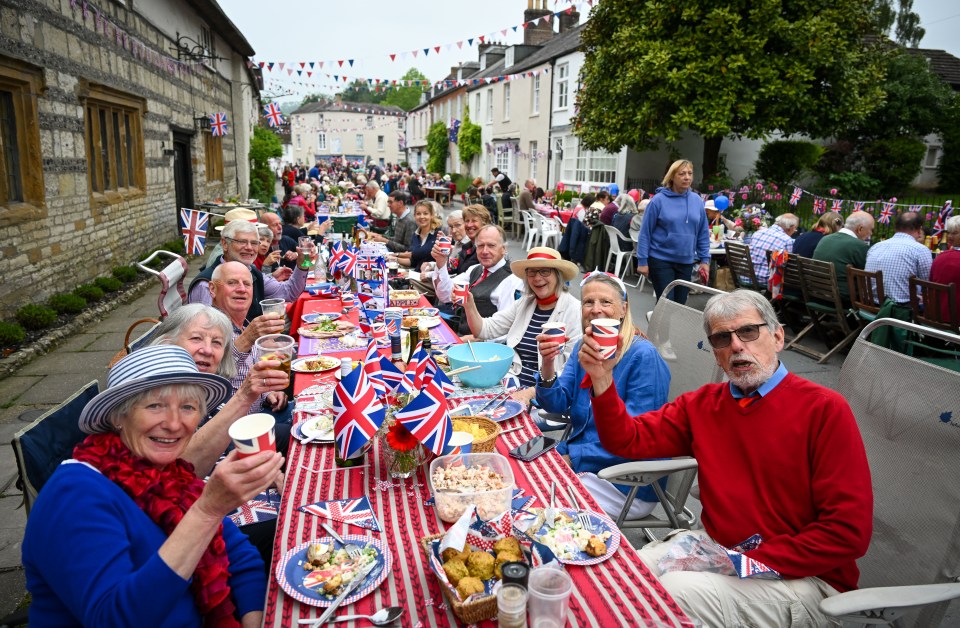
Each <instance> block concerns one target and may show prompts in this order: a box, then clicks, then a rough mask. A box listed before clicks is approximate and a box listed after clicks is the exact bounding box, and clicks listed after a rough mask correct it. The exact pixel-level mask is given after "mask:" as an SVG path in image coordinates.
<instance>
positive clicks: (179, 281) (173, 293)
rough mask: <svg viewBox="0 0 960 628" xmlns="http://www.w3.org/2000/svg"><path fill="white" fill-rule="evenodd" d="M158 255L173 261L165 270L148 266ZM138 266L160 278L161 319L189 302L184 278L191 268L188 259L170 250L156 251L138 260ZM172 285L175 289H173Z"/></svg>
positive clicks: (158, 301) (158, 300)
mask: <svg viewBox="0 0 960 628" xmlns="http://www.w3.org/2000/svg"><path fill="white" fill-rule="evenodd" d="M157 256H161V257H169V258H171V259H172V261H171V262H170V263H169V264H167V266H166V267H164V269H163V270H160V271H157V270H154V269H152V268H150V267H149V266H147V264H149V263H150V262H152V261H153V259H154V258H155V257H157ZM137 267H138V268H139V269H140V270H142V271H143V272H145V273H150V274H151V275H154V276H155V277H156V278H157V279H159V280H160V296H159V297H158V298H157V307H158V308H159V309H160V318H161V319H164V318H166V317H167V316H168V315H169V314H170V312H172V311H174V310H175V309H177V308H178V307H180V306H181V305H183V304H184V303H186V302H187V291H186V290H185V289H184V287H183V278H184V277H185V276H186V274H187V271H188V270H190V267H189V266H188V265H187V260H185V259H183V258H182V257H180V256H179V255H177V254H176V253H171V252H170V251H154V252H153V254H151V255H150V257H148V258H147V259H145V260H143V261H142V262H137ZM171 287H173V288H174V289H173V290H171V289H170V288H171Z"/></svg>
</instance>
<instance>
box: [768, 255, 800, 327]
mask: <svg viewBox="0 0 960 628" xmlns="http://www.w3.org/2000/svg"><path fill="white" fill-rule="evenodd" d="M782 287H783V290H782V291H781V292H780V296H781V298H780V300H779V301H774V305H775V306H777V309H778V310H779V312H778V313H779V315H780V321H781V322H782V323H784V326H785V327H786V326H791V325H797V326H798V327H799V326H800V324H801V322H802V320H803V317H804V316H805V315H806V313H807V306H806V304H805V303H804V301H803V286H801V285H800V256H799V255H794V254H793V253H791V254H790V255H789V256H788V257H787V263H786V264H784V265H783V286H782ZM787 340H788V341H789V340H791V338H787Z"/></svg>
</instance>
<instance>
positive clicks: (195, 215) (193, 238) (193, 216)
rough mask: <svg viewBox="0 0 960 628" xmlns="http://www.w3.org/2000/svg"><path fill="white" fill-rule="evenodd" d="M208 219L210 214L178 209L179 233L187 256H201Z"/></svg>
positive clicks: (195, 210) (196, 210)
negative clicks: (181, 234)
mask: <svg viewBox="0 0 960 628" xmlns="http://www.w3.org/2000/svg"><path fill="white" fill-rule="evenodd" d="M209 219H210V214H208V213H207V212H202V211H200V210H198V209H186V208H183V207H181V208H180V231H181V232H183V244H184V246H185V247H186V249H187V255H203V247H204V245H205V244H206V242H207V223H208V221H209Z"/></svg>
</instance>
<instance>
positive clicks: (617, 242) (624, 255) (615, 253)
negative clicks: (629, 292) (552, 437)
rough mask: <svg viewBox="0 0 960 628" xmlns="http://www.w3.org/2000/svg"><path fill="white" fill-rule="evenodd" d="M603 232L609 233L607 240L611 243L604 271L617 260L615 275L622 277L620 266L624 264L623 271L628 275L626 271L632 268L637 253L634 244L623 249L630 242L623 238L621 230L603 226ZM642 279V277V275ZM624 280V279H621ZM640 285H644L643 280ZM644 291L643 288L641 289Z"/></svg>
mask: <svg viewBox="0 0 960 628" xmlns="http://www.w3.org/2000/svg"><path fill="white" fill-rule="evenodd" d="M603 230H604V231H606V232H607V240H609V241H610V252H609V253H607V263H606V264H604V266H603V269H604V270H608V269H609V268H610V262H611V261H614V257H615V258H616V260H615V262H616V263H615V267H614V271H613V274H614V275H616V276H617V277H620V272H621V271H620V265H621V264H623V271H624V274H626V270H627V269H628V268H630V258H631V257H633V254H634V252H635V250H634V247H633V246H632V244H631V245H630V248H627V249H624V248H622V247H623V245H624V243H626V242H629V240H627V239H625V238H624V237H623V234H622V233H620V230H619V229H617V228H616V227H611V226H610V225H603ZM641 277H642V275H641ZM621 279H622V277H621ZM640 283H641V284H642V283H643V279H641V280H640ZM640 289H641V290H643V288H642V287H641V288H640Z"/></svg>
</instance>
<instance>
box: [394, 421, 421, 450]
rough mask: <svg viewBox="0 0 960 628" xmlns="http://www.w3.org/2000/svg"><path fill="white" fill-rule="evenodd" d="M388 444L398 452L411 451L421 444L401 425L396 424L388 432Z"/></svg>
mask: <svg viewBox="0 0 960 628" xmlns="http://www.w3.org/2000/svg"><path fill="white" fill-rule="evenodd" d="M387 444H388V445H390V447H392V448H393V449H395V450H397V451H410V450H411V449H413V448H415V447H416V446H417V445H419V444H420V441H418V440H417V439H416V437H414V435H413V434H411V433H410V430H408V429H407V428H405V427H404V426H403V425H402V424H400V423H394V424H393V425H391V426H390V429H388V430H387Z"/></svg>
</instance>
